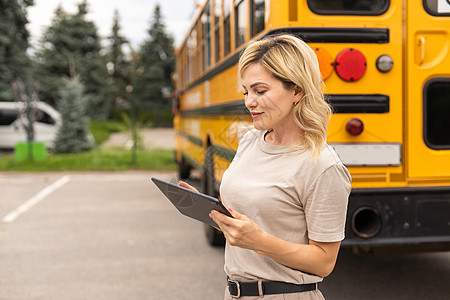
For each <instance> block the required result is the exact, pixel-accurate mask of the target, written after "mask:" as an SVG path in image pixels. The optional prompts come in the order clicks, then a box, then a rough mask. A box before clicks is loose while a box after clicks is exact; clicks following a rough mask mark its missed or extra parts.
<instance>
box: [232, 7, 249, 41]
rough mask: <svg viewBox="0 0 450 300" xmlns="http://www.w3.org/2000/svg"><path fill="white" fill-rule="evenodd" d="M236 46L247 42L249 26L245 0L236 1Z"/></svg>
mask: <svg viewBox="0 0 450 300" xmlns="http://www.w3.org/2000/svg"><path fill="white" fill-rule="evenodd" d="M234 16H235V17H234V20H235V26H234V30H235V35H234V36H235V38H236V42H235V48H238V47H239V46H240V45H242V44H243V43H245V30H246V28H247V26H246V25H247V20H246V16H247V14H246V7H245V2H244V0H240V1H237V2H236V7H235V13H234Z"/></svg>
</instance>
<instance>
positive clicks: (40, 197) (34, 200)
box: [2, 175, 70, 223]
mask: <svg viewBox="0 0 450 300" xmlns="http://www.w3.org/2000/svg"><path fill="white" fill-rule="evenodd" d="M69 180H70V176H69V175H65V176H63V177H61V178H60V179H59V180H57V181H55V182H54V183H52V184H51V185H49V186H47V187H46V188H44V189H43V190H41V191H40V192H39V193H37V194H36V195H35V196H34V197H32V198H30V199H28V201H26V202H25V203H23V204H22V205H20V206H19V207H18V208H16V209H15V210H13V211H11V212H10V213H9V214H7V215H6V216H5V217H3V219H2V222H3V223H11V222H14V221H15V220H16V219H17V218H18V217H20V216H21V215H23V214H24V213H25V212H27V211H28V210H29V209H30V208H32V207H33V206H35V205H36V204H38V203H39V202H41V201H42V200H43V199H44V198H45V197H47V196H48V195H50V194H51V193H53V192H54V191H56V190H57V189H59V188H60V187H62V186H63V185H64V184H66V183H67V182H69Z"/></svg>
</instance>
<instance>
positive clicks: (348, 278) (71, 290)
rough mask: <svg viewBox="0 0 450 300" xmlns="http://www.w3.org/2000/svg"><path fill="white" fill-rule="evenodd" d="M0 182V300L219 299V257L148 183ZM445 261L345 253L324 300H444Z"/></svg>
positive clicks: (129, 175) (42, 178)
mask: <svg viewBox="0 0 450 300" xmlns="http://www.w3.org/2000/svg"><path fill="white" fill-rule="evenodd" d="M153 176H155V177H159V178H162V179H165V180H172V181H174V180H175V173H174V172H112V173H109V172H98V173H0V190H1V194H0V300H16V299H17V300H22V299H23V300H28V299H33V300H34V299H36V300H40V299H43V300H44V299H45V300H52V299H96V300H97V299H98V300H102V299H108V300H114V299H127V300H133V299H136V300H138V299H139V300H141V299H169V300H171V299H183V300H191V299H192V300H194V299H196V300H197V299H200V300H201V299H205V300H215V299H223V292H224V289H225V274H224V272H223V249H222V248H213V247H210V246H209V245H207V243H206V239H205V237H204V232H203V225H202V224H200V223H199V222H196V221H193V220H191V219H189V218H187V217H185V216H183V215H181V214H180V213H179V212H178V211H176V210H175V209H174V207H173V206H172V205H171V204H170V202H168V201H167V200H166V199H165V197H164V196H163V195H162V193H161V192H160V191H159V190H157V189H156V187H155V186H153V184H152V182H151V181H150V178H151V177H153ZM449 274H450V253H449V252H441V253H426V254H407V255H379V256H357V255H354V254H352V253H351V252H349V251H347V250H342V251H341V253H340V256H339V259H338V262H337V265H336V268H335V270H334V272H333V273H332V274H331V276H329V277H328V278H326V279H325V280H324V282H323V283H322V284H321V287H320V289H321V290H322V292H323V294H324V295H325V297H326V299H339V300H340V299H342V300H347V299H368V300H372V299H373V300H376V299H396V300H397V299H404V300H411V299H413V300H416V299H417V300H418V299H447V298H448V295H449V294H450V285H449V284H448V280H447V279H446V278H448V275H449Z"/></svg>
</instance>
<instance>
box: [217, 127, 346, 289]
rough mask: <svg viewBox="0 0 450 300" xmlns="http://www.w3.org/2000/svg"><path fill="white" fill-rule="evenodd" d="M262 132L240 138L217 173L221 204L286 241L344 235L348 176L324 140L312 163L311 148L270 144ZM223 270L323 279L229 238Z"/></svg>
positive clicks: (237, 275)
mask: <svg viewBox="0 0 450 300" xmlns="http://www.w3.org/2000/svg"><path fill="white" fill-rule="evenodd" d="M265 133H266V132H265V131H260V130H255V129H254V130H251V131H249V132H247V134H246V135H245V136H244V137H243V138H242V140H241V141H240V143H239V147H238V150H237V152H236V155H235V157H234V159H233V162H232V163H231V165H230V166H229V168H228V169H227V170H226V172H225V174H224V176H223V178H222V184H221V187H220V194H221V197H222V201H223V202H224V204H225V206H227V207H230V208H232V209H233V210H235V211H237V212H239V213H242V214H244V215H246V216H248V217H249V218H250V219H251V220H253V221H254V222H256V223H257V224H258V225H259V226H260V227H261V228H262V229H263V230H264V231H266V232H267V233H269V234H271V235H274V236H276V237H278V238H281V239H283V240H286V241H290V242H293V243H301V244H308V239H311V240H314V241H318V242H336V241H341V240H343V239H344V227H345V218H346V212H347V202H348V196H349V193H350V189H351V187H350V183H351V177H350V174H349V172H348V171H347V169H346V168H345V167H344V165H343V164H342V162H341V161H340V159H339V158H338V156H337V154H336V153H335V152H334V150H333V149H332V148H331V147H330V146H328V145H326V146H325V147H324V148H323V150H322V151H321V153H320V154H319V156H318V159H317V161H316V163H315V162H314V161H313V160H312V158H311V151H303V152H301V151H298V149H296V150H295V149H290V148H289V147H283V146H276V145H272V144H269V143H267V142H266V141H265V140H264V135H265ZM224 269H225V273H226V274H227V275H228V276H229V277H231V278H233V279H235V280H241V281H255V280H272V281H284V282H291V283H297V284H302V283H314V282H319V281H322V278H321V277H319V276H316V275H312V274H308V273H304V272H301V271H299V270H294V269H292V268H289V267H286V266H284V265H281V264H279V263H277V262H276V261H274V260H273V259H271V258H269V257H267V256H264V255H260V254H257V253H256V252H254V251H252V250H246V249H242V248H239V247H233V246H230V245H229V244H228V243H227V244H226V248H225V267H224Z"/></svg>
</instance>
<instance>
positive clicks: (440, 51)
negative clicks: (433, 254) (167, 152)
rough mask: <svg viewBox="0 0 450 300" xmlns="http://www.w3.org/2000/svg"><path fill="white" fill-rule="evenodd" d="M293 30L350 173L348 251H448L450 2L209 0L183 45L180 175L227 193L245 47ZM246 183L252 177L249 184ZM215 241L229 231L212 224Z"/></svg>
mask: <svg viewBox="0 0 450 300" xmlns="http://www.w3.org/2000/svg"><path fill="white" fill-rule="evenodd" d="M279 33H291V34H294V35H297V36H298V37H300V38H301V39H303V40H304V41H306V42H307V43H308V44H309V46H310V47H311V48H313V49H314V50H315V51H316V53H317V56H318V59H319V63H320V69H321V73H322V76H323V79H324V83H325V85H326V90H325V94H326V97H327V99H328V100H329V102H330V103H331V105H332V106H333V109H334V114H333V116H332V118H331V121H330V125H329V130H328V139H327V141H328V143H329V144H330V145H332V146H333V147H334V149H335V150H336V152H337V153H338V155H339V156H340V158H341V159H342V161H343V162H344V164H345V165H346V166H347V167H348V169H349V171H350V172H351V175H352V178H353V182H352V192H351V195H350V199H349V206H348V216H347V224H346V239H345V240H344V241H343V244H342V245H343V246H344V247H351V248H353V249H355V250H363V251H376V250H381V249H386V248H388V249H392V248H393V247H394V248H396V249H399V248H405V247H406V249H408V250H412V249H418V250H425V251H429V250H448V249H450V1H448V0H408V1H406V0H353V1H352V0H265V1H264V0H208V1H204V2H203V4H202V5H201V6H200V7H199V8H198V10H197V12H196V14H195V15H194V16H193V21H192V24H191V26H190V28H188V30H187V34H186V37H185V39H184V41H183V42H182V43H181V45H180V46H179V48H178V49H177V53H176V55H177V67H176V74H175V75H174V80H175V83H176V90H177V92H176V95H175V96H174V113H175V118H174V129H175V133H176V149H175V150H176V151H175V152H176V160H177V162H178V165H179V175H180V177H182V178H186V177H188V176H189V174H190V171H191V170H192V169H198V170H200V171H201V174H202V175H203V176H202V182H203V187H204V191H205V192H206V193H208V194H210V195H213V196H218V188H219V185H220V180H221V178H222V175H223V172H224V171H225V169H226V168H227V166H228V165H229V164H230V162H231V161H232V159H233V157H234V154H235V151H236V148H237V145H238V141H239V138H240V137H241V136H242V134H243V131H242V130H241V128H245V126H248V125H251V123H252V122H251V118H250V117H249V115H248V111H247V110H246V108H245V106H244V100H243V99H244V96H243V94H242V91H241V89H240V87H239V86H238V83H237V62H238V59H239V54H240V52H241V50H242V49H243V48H244V47H245V46H246V45H247V43H249V42H251V41H252V40H255V39H260V38H263V37H265V36H267V35H272V34H279ZM243 184H245V183H243ZM208 239H209V241H210V242H211V243H212V244H215V243H219V242H220V241H221V240H220V235H218V234H217V232H214V231H213V230H211V229H208Z"/></svg>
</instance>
